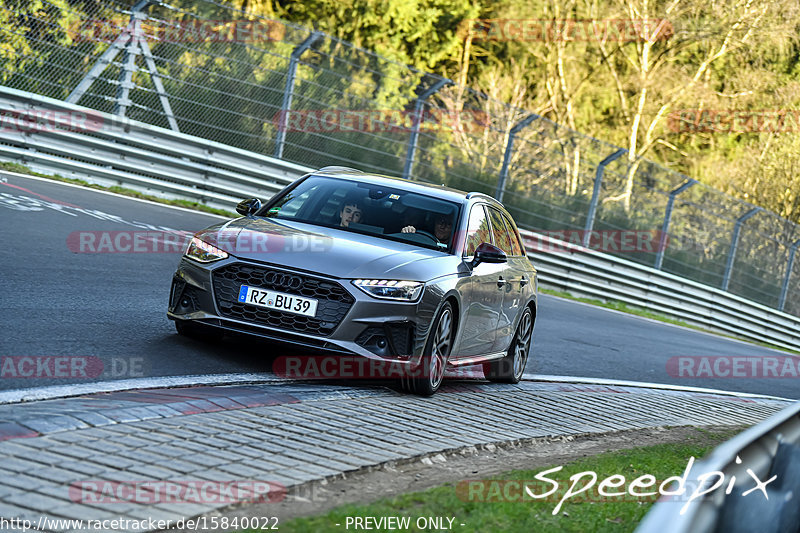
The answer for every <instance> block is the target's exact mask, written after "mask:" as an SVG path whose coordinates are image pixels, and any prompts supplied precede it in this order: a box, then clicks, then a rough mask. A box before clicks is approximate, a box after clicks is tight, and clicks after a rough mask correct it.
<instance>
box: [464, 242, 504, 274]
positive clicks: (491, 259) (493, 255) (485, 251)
mask: <svg viewBox="0 0 800 533" xmlns="http://www.w3.org/2000/svg"><path fill="white" fill-rule="evenodd" d="M506 261H508V257H506V253H505V252H504V251H503V250H501V249H500V248H498V247H497V246H492V245H491V244H489V243H488V242H482V243H481V244H480V245H478V248H477V249H476V250H475V257H473V259H472V263H470V265H471V266H472V268H475V267H476V266H478V265H479V264H481V263H505V262H506Z"/></svg>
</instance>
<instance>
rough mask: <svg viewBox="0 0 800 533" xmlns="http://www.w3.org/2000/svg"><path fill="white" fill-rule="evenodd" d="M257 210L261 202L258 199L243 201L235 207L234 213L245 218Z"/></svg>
mask: <svg viewBox="0 0 800 533" xmlns="http://www.w3.org/2000/svg"><path fill="white" fill-rule="evenodd" d="M259 209H261V200H259V199H258V198H250V199H249V200H243V201H241V202H239V204H238V205H237V206H236V212H237V213H239V214H240V215H244V216H246V217H248V216H250V215H252V214H254V213H255V212H256V211H258V210H259Z"/></svg>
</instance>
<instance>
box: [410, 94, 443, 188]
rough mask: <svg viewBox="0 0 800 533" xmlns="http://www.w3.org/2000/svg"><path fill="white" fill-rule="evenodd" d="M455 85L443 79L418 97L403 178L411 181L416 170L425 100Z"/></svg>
mask: <svg viewBox="0 0 800 533" xmlns="http://www.w3.org/2000/svg"><path fill="white" fill-rule="evenodd" d="M451 83H453V81H452V80H448V79H446V78H445V79H441V80H439V81H437V82H436V83H434V84H433V85H431V87H430V88H429V89H428V90H426V91H425V92H423V93H422V94H421V95H419V96H418V97H417V100H416V103H415V104H414V118H413V122H412V125H411V137H410V138H409V139H408V152H406V163H405V165H404V166H403V178H404V179H409V178H410V177H411V171H412V170H413V169H414V157H415V156H416V155H417V139H418V138H419V127H420V124H421V123H422V106H423V104H424V103H425V100H427V99H428V98H430V97H431V96H432V95H433V94H435V93H437V92H438V91H439V90H440V89H441V88H442V87H444V86H445V85H450V84H451Z"/></svg>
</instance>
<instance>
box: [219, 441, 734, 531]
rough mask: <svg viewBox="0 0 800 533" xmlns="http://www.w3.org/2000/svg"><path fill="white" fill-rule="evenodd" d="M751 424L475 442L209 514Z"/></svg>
mask: <svg viewBox="0 0 800 533" xmlns="http://www.w3.org/2000/svg"><path fill="white" fill-rule="evenodd" d="M743 429H745V428H743V427H742V428H734V427H731V426H720V427H704V428H701V429H698V428H695V427H677V428H651V429H642V430H631V431H619V432H614V433H606V434H600V435H596V434H595V435H582V436H577V437H559V438H542V439H528V440H525V441H520V442H516V443H513V444H505V445H502V446H500V445H492V444H489V445H486V446H481V447H469V448H464V449H461V450H458V451H456V452H455V453H447V454H444V453H441V454H433V455H427V456H424V457H421V458H420V457H418V458H415V459H413V460H406V461H396V462H391V463H387V464H383V465H381V466H379V467H374V468H369V469H362V470H359V471H356V472H351V473H348V474H346V475H340V476H336V477H335V478H332V479H331V478H329V479H326V480H322V481H315V482H311V483H306V484H303V485H301V486H298V487H293V488H291V489H290V490H289V492H288V493H287V495H286V497H285V499H284V500H283V501H282V502H280V503H259V504H249V505H238V506H232V507H230V508H227V509H224V510H222V511H218V512H214V513H210V514H208V515H207V516H208V517H211V516H226V517H229V518H234V517H278V523H279V524H281V523H283V522H285V521H286V520H289V519H292V518H296V517H300V516H309V515H317V514H322V513H325V512H327V511H329V510H330V509H333V508H335V507H338V506H340V505H343V504H347V503H370V502H373V501H376V500H379V499H382V498H387V497H392V496H396V495H399V494H404V493H408V492H416V491H421V490H425V489H428V488H431V487H437V486H440V485H443V484H445V483H457V482H458V481H461V480H463V479H474V478H476V477H486V476H492V475H497V474H501V473H503V472H508V471H510V470H522V469H535V468H539V467H544V466H549V465H562V464H566V463H569V462H571V461H575V460H577V459H581V458H583V457H587V456H591V455H596V454H599V453H603V452H607V451H615V450H622V449H627V448H635V447H639V446H650V445H654V444H665V443H677V442H687V441H691V442H692V443H694V444H699V445H702V444H717V443H718V442H719V437H718V436H715V435H714V433H717V432H725V433H726V434H730V435H733V434H734V433H735V432H738V431H741V430H743Z"/></svg>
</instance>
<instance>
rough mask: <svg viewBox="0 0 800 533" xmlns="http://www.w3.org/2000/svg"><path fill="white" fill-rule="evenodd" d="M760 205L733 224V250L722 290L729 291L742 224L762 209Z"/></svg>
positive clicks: (729, 257)
mask: <svg viewBox="0 0 800 533" xmlns="http://www.w3.org/2000/svg"><path fill="white" fill-rule="evenodd" d="M761 210H762V209H761V208H760V207H754V208H753V209H751V210H750V211H748V212H747V213H745V214H744V215H742V216H740V217H739V218H737V219H736V224H734V225H733V235H732V236H731V250H730V252H728V263H727V264H726V265H725V276H724V277H723V278H722V290H723V291H727V290H728V285H729V284H730V282H731V271H732V270H733V260H734V258H735V257H736V248H737V247H738V246H739V232H740V231H741V230H742V224H744V223H745V221H746V220H747V219H748V218H750V217H752V216H753V215H755V214H756V213H758V212H759V211H761Z"/></svg>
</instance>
